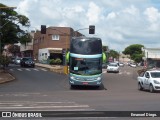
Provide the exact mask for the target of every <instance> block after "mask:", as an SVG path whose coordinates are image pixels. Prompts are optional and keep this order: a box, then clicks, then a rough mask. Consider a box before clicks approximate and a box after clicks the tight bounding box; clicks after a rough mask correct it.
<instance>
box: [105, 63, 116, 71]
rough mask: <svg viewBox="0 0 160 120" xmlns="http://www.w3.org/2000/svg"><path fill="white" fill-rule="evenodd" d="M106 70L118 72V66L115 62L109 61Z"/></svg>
mask: <svg viewBox="0 0 160 120" xmlns="http://www.w3.org/2000/svg"><path fill="white" fill-rule="evenodd" d="M107 72H117V73H118V72H119V66H118V64H117V63H109V65H108V67H107Z"/></svg>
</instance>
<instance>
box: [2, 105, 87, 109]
mask: <svg viewBox="0 0 160 120" xmlns="http://www.w3.org/2000/svg"><path fill="white" fill-rule="evenodd" d="M77 107H81V108H83V107H84V108H87V107H89V106H88V105H73V106H67V105H66V106H64V105H63V106H34V107H33V106H28V107H24V106H12V107H8V106H7V107H3V106H1V107H0V108H1V109H23V108H24V109H25V108H77Z"/></svg>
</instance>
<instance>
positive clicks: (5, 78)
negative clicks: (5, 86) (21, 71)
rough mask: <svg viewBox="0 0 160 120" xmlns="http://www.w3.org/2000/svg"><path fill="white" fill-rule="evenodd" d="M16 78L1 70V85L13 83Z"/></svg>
mask: <svg viewBox="0 0 160 120" xmlns="http://www.w3.org/2000/svg"><path fill="white" fill-rule="evenodd" d="M14 79H15V78H14V77H13V76H12V75H11V74H10V73H8V72H4V71H3V70H1V69H0V84H1V83H6V82H10V81H13V80H14Z"/></svg>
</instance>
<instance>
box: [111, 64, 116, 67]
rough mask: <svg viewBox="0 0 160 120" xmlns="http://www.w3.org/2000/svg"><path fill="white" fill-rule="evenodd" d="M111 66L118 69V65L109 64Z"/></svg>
mask: <svg viewBox="0 0 160 120" xmlns="http://www.w3.org/2000/svg"><path fill="white" fill-rule="evenodd" d="M109 66H112V67H117V64H109Z"/></svg>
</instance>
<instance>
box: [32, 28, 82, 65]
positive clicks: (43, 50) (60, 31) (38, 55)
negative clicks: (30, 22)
mask: <svg viewBox="0 0 160 120" xmlns="http://www.w3.org/2000/svg"><path fill="white" fill-rule="evenodd" d="M75 35H76V36H77V35H78V36H81V35H82V34H81V33H79V32H78V33H77V32H76V33H75V32H74V30H73V29H72V28H70V27H48V28H46V34H41V32H40V31H36V32H35V34H34V43H33V56H34V58H35V59H36V60H37V61H38V62H41V63H48V62H49V60H50V59H56V58H60V59H61V60H62V61H63V63H64V62H65V56H64V55H65V53H66V51H67V50H69V47H70V40H71V38H72V36H75Z"/></svg>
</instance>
